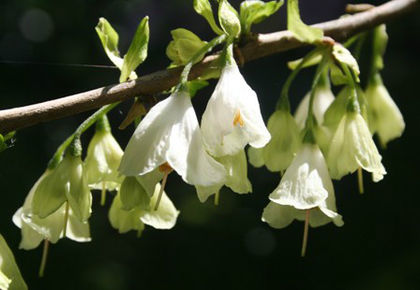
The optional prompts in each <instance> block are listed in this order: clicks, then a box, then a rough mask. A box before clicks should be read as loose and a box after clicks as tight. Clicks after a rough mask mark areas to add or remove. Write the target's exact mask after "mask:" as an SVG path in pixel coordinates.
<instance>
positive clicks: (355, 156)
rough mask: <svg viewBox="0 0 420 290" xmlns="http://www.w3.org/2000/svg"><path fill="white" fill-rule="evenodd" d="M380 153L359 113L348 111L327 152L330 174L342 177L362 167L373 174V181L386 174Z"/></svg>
mask: <svg viewBox="0 0 420 290" xmlns="http://www.w3.org/2000/svg"><path fill="white" fill-rule="evenodd" d="M381 159H382V157H381V155H380V154H379V152H378V149H377V148H376V145H375V143H374V142H373V140H372V136H371V134H370V132H369V129H368V126H367V124H366V122H365V120H364V119H363V117H362V116H361V115H360V113H357V112H352V111H349V112H347V113H346V114H345V115H344V116H343V118H342V119H341V121H340V123H339V125H338V128H337V130H336V132H335V133H334V135H333V138H332V140H331V144H330V148H329V151H328V158H327V160H328V167H329V169H330V173H331V177H332V178H335V179H340V178H341V177H343V176H344V175H346V174H349V173H353V172H354V171H356V170H357V169H358V168H362V169H364V170H366V171H368V172H370V173H372V177H373V181H375V182H378V181H380V180H381V179H382V178H383V176H384V175H385V174H386V171H385V168H384V166H383V165H382V162H381Z"/></svg>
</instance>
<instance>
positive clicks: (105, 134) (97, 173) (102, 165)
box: [85, 115, 124, 190]
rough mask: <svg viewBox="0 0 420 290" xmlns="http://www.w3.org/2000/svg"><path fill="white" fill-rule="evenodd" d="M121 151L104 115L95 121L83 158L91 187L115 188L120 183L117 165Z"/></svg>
mask: <svg viewBox="0 0 420 290" xmlns="http://www.w3.org/2000/svg"><path fill="white" fill-rule="evenodd" d="M123 153H124V152H123V151H122V149H121V147H120V145H119V144H118V142H117V140H115V138H114V136H112V134H111V128H110V126H109V122H108V119H107V117H106V115H104V116H103V117H102V118H100V119H99V120H98V121H97V124H96V131H95V134H94V135H93V138H92V140H91V141H90V143H89V146H88V150H87V155H86V159H85V173H86V178H87V182H88V185H89V187H90V188H91V189H107V190H115V189H116V188H117V187H118V186H119V185H120V184H121V182H122V177H121V176H119V173H118V166H119V165H120V162H121V157H122V156H123Z"/></svg>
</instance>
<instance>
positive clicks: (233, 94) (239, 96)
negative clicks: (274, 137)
mask: <svg viewBox="0 0 420 290" xmlns="http://www.w3.org/2000/svg"><path fill="white" fill-rule="evenodd" d="M201 129H202V131H203V137H204V143H205V145H206V149H207V151H208V152H209V153H210V154H211V155H212V156H215V157H220V156H224V155H235V154H237V153H238V152H239V151H240V150H242V149H243V148H244V147H245V145H247V144H250V145H251V146H252V147H255V148H261V147H264V146H265V145H266V144H267V143H268V141H269V140H270V133H269V132H268V130H267V128H266V127H265V124H264V121H263V118H262V116H261V112H260V104H259V103H258V98H257V94H256V93H255V92H254V91H253V90H252V89H251V88H250V87H249V86H248V84H247V83H246V82H245V80H244V78H243V77H242V75H241V73H240V72H239V69H238V66H237V65H236V63H235V60H234V59H233V57H232V56H230V61H229V62H228V64H227V65H226V66H225V67H224V68H223V70H222V73H221V76H220V79H219V82H218V83H217V86H216V88H215V90H214V92H213V95H212V96H211V97H210V100H209V102H208V104H207V107H206V110H205V111H204V114H203V117H202V120H201Z"/></svg>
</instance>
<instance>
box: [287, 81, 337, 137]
mask: <svg viewBox="0 0 420 290" xmlns="http://www.w3.org/2000/svg"><path fill="white" fill-rule="evenodd" d="M310 96H311V93H310V92H309V93H307V94H306V95H305V97H304V98H303V99H302V101H301V102H300V103H299V105H298V107H297V109H296V112H295V120H296V123H297V125H298V127H299V129H300V130H302V129H303V128H304V127H305V123H306V118H307V117H308V108H309V100H310ZM334 99H335V98H334V94H333V93H332V91H331V88H330V86H329V84H328V83H326V82H323V83H320V85H318V86H317V87H316V88H315V93H314V101H313V102H314V103H313V105H312V106H313V107H312V110H313V113H314V116H315V119H316V121H317V123H318V124H319V125H321V124H322V123H323V122H324V114H325V112H326V111H327V109H328V108H329V106H330V105H331V103H332V102H333V101H334Z"/></svg>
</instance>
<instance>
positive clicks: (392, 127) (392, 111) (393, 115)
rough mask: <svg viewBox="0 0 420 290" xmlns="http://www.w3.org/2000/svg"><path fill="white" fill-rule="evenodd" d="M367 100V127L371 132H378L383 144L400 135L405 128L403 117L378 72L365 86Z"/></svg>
mask: <svg viewBox="0 0 420 290" xmlns="http://www.w3.org/2000/svg"><path fill="white" fill-rule="evenodd" d="M365 95H366V98H367V101H368V104H369V105H368V116H369V128H370V131H371V132H372V134H374V133H376V134H378V137H379V140H380V142H381V144H382V145H383V146H386V144H387V143H388V142H389V141H391V140H393V139H395V138H398V137H400V136H401V135H402V133H403V132H404V129H405V122H404V118H403V116H402V114H401V112H400V110H399V109H398V107H397V105H396V104H395V102H394V100H393V99H392V98H391V96H390V95H389V93H388V90H387V89H386V87H385V86H384V84H383V82H382V79H381V77H380V75H379V74H376V75H375V76H374V77H373V80H372V81H371V82H370V83H369V84H368V86H367V88H366V93H365Z"/></svg>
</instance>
